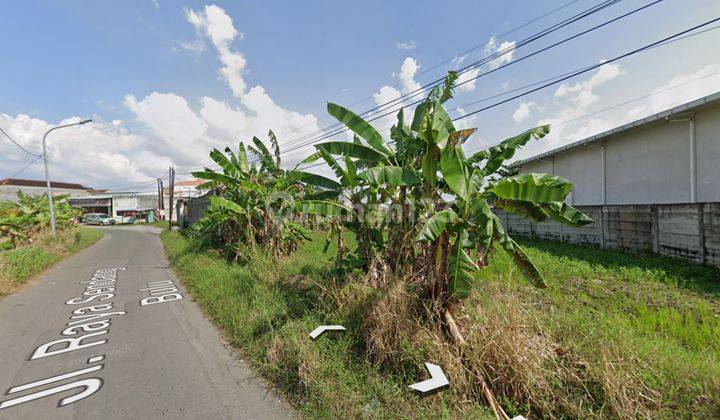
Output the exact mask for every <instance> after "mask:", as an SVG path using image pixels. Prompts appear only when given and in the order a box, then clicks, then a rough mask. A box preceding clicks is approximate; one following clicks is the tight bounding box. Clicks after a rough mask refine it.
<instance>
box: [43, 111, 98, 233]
mask: <svg viewBox="0 0 720 420" xmlns="http://www.w3.org/2000/svg"><path fill="white" fill-rule="evenodd" d="M89 122H92V120H82V121H80V122H76V123H72V124H65V125H59V126H57V127H53V128H51V129H49V130H48V131H46V132H45V135H43V139H42V148H43V154H42V156H43V164H44V165H45V183H46V184H47V195H48V200H49V202H50V229H51V230H52V235H53V236H56V235H57V229H56V228H55V203H54V201H53V194H52V185H50V166H49V165H48V157H47V147H46V146H45V143H46V141H47V136H48V134H50V133H51V132H53V131H55V130H59V129H61V128H65V127H72V126H74V125H83V124H87V123H89Z"/></svg>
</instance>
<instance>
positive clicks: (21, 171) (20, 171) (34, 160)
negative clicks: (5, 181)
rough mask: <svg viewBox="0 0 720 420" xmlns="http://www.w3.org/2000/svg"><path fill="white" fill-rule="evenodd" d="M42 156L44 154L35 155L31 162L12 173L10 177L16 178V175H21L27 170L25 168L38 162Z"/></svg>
mask: <svg viewBox="0 0 720 420" xmlns="http://www.w3.org/2000/svg"><path fill="white" fill-rule="evenodd" d="M41 157H42V156H35V159H33V160H31V161H30V163H28V164H27V165H25V166H23V168H22V169H20V170H19V171H17V172H15V173H14V174H12V175H10V176H9V177H8V178H15V177H16V176H18V175H20V174H21V173H23V172H25V170H26V169H27V168H29V167H30V166H31V165H32V164H33V163H35V162H37V161H38V159H40V158H41Z"/></svg>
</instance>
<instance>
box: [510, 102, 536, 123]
mask: <svg viewBox="0 0 720 420" xmlns="http://www.w3.org/2000/svg"><path fill="white" fill-rule="evenodd" d="M534 106H535V103H533V102H520V105H518V107H517V109H516V110H515V112H514V113H513V116H512V118H513V121H515V122H516V123H520V122H522V121H525V119H527V117H529V116H530V110H531V108H533V107H534Z"/></svg>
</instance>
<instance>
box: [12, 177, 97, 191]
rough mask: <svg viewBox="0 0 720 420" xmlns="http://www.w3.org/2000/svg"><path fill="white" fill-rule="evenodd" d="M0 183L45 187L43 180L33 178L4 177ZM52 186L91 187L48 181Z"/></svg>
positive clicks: (74, 188)
mask: <svg viewBox="0 0 720 420" xmlns="http://www.w3.org/2000/svg"><path fill="white" fill-rule="evenodd" d="M0 185H9V186H17V187H45V186H47V184H46V183H45V181H37V180H33V179H18V178H5V179H1V180H0ZM50 186H52V187H53V188H64V189H66V190H89V189H91V188H87V187H84V186H82V185H80V184H71V183H69V182H56V181H50Z"/></svg>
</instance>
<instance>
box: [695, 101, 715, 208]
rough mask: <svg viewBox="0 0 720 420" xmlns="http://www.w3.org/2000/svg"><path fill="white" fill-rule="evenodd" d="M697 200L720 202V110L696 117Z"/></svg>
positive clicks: (709, 111)
mask: <svg viewBox="0 0 720 420" xmlns="http://www.w3.org/2000/svg"><path fill="white" fill-rule="evenodd" d="M695 142H696V147H695V152H696V156H697V173H698V176H697V181H696V184H697V200H698V201H699V202H711V201H720V108H715V109H711V110H708V111H705V112H700V113H698V114H696V115H695Z"/></svg>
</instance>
